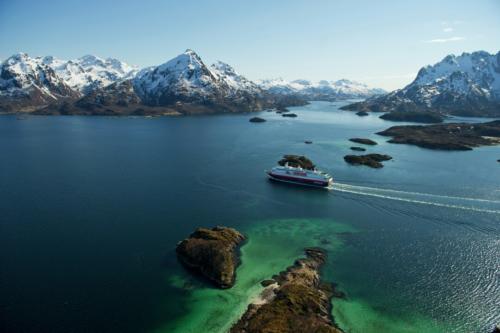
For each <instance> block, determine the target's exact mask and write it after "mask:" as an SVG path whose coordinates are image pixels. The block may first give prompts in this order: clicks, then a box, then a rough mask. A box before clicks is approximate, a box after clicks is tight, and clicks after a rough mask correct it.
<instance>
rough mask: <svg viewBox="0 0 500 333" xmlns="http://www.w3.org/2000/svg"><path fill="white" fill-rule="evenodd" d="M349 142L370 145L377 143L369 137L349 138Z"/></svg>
mask: <svg viewBox="0 0 500 333" xmlns="http://www.w3.org/2000/svg"><path fill="white" fill-rule="evenodd" d="M349 141H351V142H356V143H361V144H363V145H370V146H375V145H376V144H377V143H376V142H375V141H373V140H370V139H364V138H351V139H349Z"/></svg>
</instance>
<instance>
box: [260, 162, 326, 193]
mask: <svg viewBox="0 0 500 333" xmlns="http://www.w3.org/2000/svg"><path fill="white" fill-rule="evenodd" d="M266 173H267V175H268V176H269V178H270V179H271V180H276V181H280V182H285V183H292V184H297V185H305V186H313V187H324V188H326V187H330V186H331V185H332V184H333V178H332V176H330V175H329V174H327V173H325V172H322V171H320V170H316V169H315V170H307V169H303V168H301V167H293V166H289V165H288V164H285V165H284V166H276V167H274V168H272V169H271V170H270V171H266Z"/></svg>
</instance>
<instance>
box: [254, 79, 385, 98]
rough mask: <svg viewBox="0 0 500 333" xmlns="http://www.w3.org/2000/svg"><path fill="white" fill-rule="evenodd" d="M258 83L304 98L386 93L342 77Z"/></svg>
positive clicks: (276, 91)
mask: <svg viewBox="0 0 500 333" xmlns="http://www.w3.org/2000/svg"><path fill="white" fill-rule="evenodd" d="M258 84H259V85H260V86H261V87H262V88H263V89H265V90H267V91H269V92H271V93H275V94H280V95H295V96H300V97H302V98H304V99H306V100H327V101H328V100H329V101H335V100H341V99H354V98H367V97H371V96H376V95H383V94H385V93H387V92H386V91H385V90H383V89H380V88H370V87H368V86H367V85H366V84H363V83H360V82H356V81H350V80H347V79H342V80H338V81H327V80H321V81H317V82H312V81H308V80H294V81H286V80H283V79H281V78H279V79H268V80H259V81H258Z"/></svg>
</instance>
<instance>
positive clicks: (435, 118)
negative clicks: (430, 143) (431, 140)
mask: <svg viewBox="0 0 500 333" xmlns="http://www.w3.org/2000/svg"><path fill="white" fill-rule="evenodd" d="M379 118H380V119H384V120H390V121H408V122H414V123H423V124H438V123H442V122H443V120H444V117H443V116H442V115H441V114H439V113H437V112H428V111H407V112H398V111H393V112H388V113H385V114H383V115H381V116H380V117H379Z"/></svg>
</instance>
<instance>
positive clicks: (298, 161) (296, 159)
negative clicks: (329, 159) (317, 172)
mask: <svg viewBox="0 0 500 333" xmlns="http://www.w3.org/2000/svg"><path fill="white" fill-rule="evenodd" d="M278 164H279V165H281V166H285V164H288V165H289V166H292V167H295V168H297V167H301V168H302V169H307V170H314V168H315V165H314V163H313V162H312V161H311V160H310V159H308V158H307V157H305V156H299V155H284V156H283V158H282V159H281V160H279V161H278Z"/></svg>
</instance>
